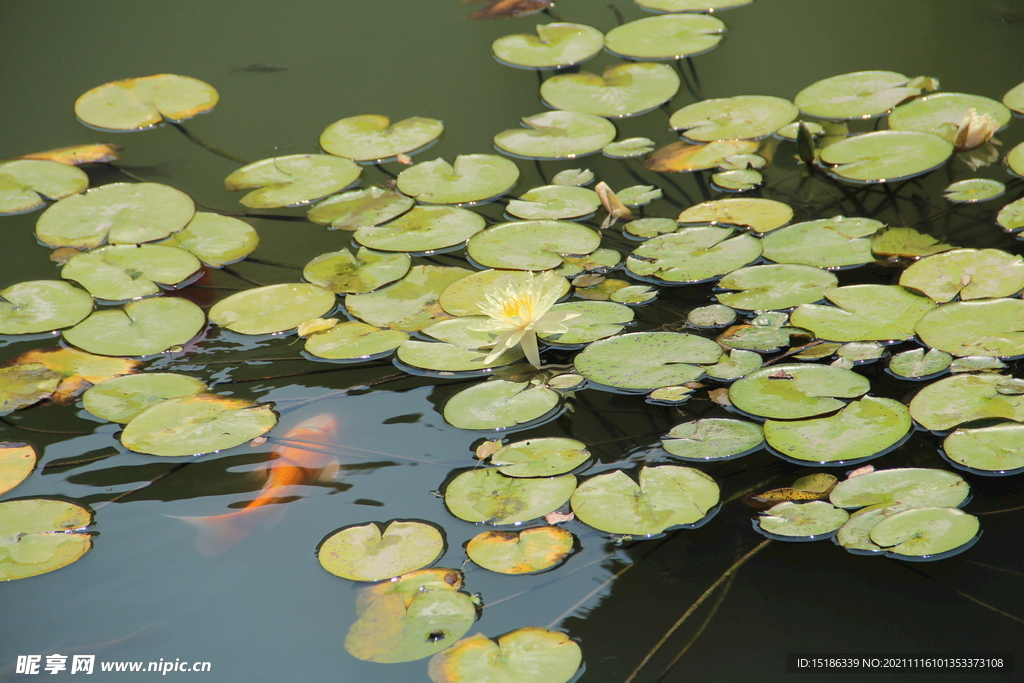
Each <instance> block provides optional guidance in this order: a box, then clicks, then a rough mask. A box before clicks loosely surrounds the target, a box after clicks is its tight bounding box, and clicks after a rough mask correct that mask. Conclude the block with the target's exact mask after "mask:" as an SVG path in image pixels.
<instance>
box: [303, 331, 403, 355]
mask: <svg viewBox="0 0 1024 683" xmlns="http://www.w3.org/2000/svg"><path fill="white" fill-rule="evenodd" d="M408 338H409V335H408V334H407V333H405V332H402V331H401V330H382V329H380V328H378V327H374V326H373V325H367V324H366V323H357V322H345V323H341V324H338V325H335V326H334V327H332V328H330V329H329V330H324V331H323V332H315V333H313V334H311V335H309V337H308V338H307V339H306V347H305V348H306V351H307V352H308V353H311V354H312V355H314V356H317V357H318V358H328V359H330V360H357V359H365V358H373V357H374V356H379V355H382V354H386V353H390V352H392V351H394V350H395V349H397V348H398V347H399V346H401V345H402V342H404V341H405V340H406V339H408Z"/></svg>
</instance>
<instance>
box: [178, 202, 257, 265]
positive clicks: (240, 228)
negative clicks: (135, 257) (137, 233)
mask: <svg viewBox="0 0 1024 683" xmlns="http://www.w3.org/2000/svg"><path fill="white" fill-rule="evenodd" d="M259 243H260V236H259V233H257V232H256V230H254V229H253V227H252V226H251V225H249V224H248V223H246V222H245V221H242V220H239V219H237V218H232V217H231V216H222V215H220V214H216V213H209V212H206V211H197V212H196V214H195V216H193V217H192V220H191V221H189V224H188V225H187V226H185V229H184V230H182V231H180V232H176V233H174V234H172V235H171V236H170V237H168V238H167V239H165V240H163V241H161V242H160V244H162V245H165V246H169V247H181V248H182V249H187V250H189V251H190V252H192V253H193V254H194V255H195V256H196V258H198V259H199V260H200V261H202V262H203V263H205V264H206V265H208V266H212V267H214V268H220V267H222V266H225V265H227V264H229V263H234V262H235V261H241V260H242V259H244V258H245V257H246V256H248V255H249V254H251V253H252V252H254V251H255V250H256V247H257V246H259Z"/></svg>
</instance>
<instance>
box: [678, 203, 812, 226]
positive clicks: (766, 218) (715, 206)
mask: <svg viewBox="0 0 1024 683" xmlns="http://www.w3.org/2000/svg"><path fill="white" fill-rule="evenodd" d="M792 219H793V209H791V208H790V207H789V206H787V205H786V204H783V203H782V202H777V201H775V200H774V199H760V198H756V199H716V200H714V201H710V202H704V203H703V204H697V205H696V206H691V207H690V208H688V209H686V210H685V211H683V212H682V213H681V214H679V216H678V217H677V218H676V220H677V221H679V222H680V223H706V224H708V225H732V226H735V227H737V228H750V229H751V230H753V231H754V232H756V233H760V234H764V233H766V232H771V231H772V230H775V229H776V228H781V227H782V226H783V225H786V224H787V223H789V221H791V220H792Z"/></svg>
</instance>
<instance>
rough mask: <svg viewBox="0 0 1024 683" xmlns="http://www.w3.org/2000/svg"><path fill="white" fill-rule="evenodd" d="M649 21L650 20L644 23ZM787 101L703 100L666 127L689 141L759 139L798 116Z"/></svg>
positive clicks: (746, 97) (751, 98)
mask: <svg viewBox="0 0 1024 683" xmlns="http://www.w3.org/2000/svg"><path fill="white" fill-rule="evenodd" d="M645 21H649V20H645ZM798 113H799V112H798V111H797V108H796V107H795V106H794V105H793V103H792V102H790V101H789V100H784V99H782V98H781V97H766V96H763V95H741V96H739V97H727V98H722V99H714V100H703V101H701V102H695V103H694V104H690V105H687V106H685V107H683V108H682V109H680V110H678V111H677V112H675V113H674V114H672V116H671V118H669V120H668V125H669V127H670V128H672V129H673V130H681V131H683V135H684V136H685V137H686V139H688V140H692V141H694V142H713V141H715V140H759V139H761V138H764V137H767V136H769V135H771V134H772V133H774V132H775V131H776V130H778V129H779V128H781V127H782V126H784V125H786V124H787V123H789V122H790V121H792V120H793V119H795V118H796V117H797V114H798Z"/></svg>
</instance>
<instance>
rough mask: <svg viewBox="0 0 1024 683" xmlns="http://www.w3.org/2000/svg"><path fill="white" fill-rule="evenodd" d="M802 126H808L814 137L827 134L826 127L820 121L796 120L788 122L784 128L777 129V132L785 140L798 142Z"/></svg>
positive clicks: (808, 130)
mask: <svg viewBox="0 0 1024 683" xmlns="http://www.w3.org/2000/svg"><path fill="white" fill-rule="evenodd" d="M800 126H806V127H807V132H808V133H810V135H811V137H812V138H819V137H821V136H822V135H824V134H825V127H824V126H822V125H821V124H820V123H815V122H814V121H794V122H793V123H788V124H786V125H785V126H783V127H782V128H779V129H778V130H777V131H775V134H776V135H777V136H778V137H780V138H782V139H783V140H790V141H792V142H796V138H797V135H798V134H799V132H800Z"/></svg>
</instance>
